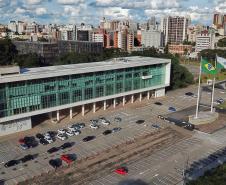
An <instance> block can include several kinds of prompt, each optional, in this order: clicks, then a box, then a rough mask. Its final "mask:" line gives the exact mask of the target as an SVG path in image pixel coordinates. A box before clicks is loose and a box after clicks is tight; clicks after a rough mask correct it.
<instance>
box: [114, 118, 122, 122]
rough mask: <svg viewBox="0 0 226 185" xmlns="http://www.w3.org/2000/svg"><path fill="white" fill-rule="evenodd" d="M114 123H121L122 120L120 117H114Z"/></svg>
mask: <svg viewBox="0 0 226 185" xmlns="http://www.w3.org/2000/svg"><path fill="white" fill-rule="evenodd" d="M114 121H115V122H117V123H118V122H121V121H122V118H120V117H115V118H114Z"/></svg>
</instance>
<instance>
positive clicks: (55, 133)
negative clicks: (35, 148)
mask: <svg viewBox="0 0 226 185" xmlns="http://www.w3.org/2000/svg"><path fill="white" fill-rule="evenodd" d="M47 134H49V135H50V137H52V138H54V137H55V136H56V135H57V132H56V131H48V132H47Z"/></svg>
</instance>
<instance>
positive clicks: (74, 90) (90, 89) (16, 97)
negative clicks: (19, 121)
mask: <svg viewBox="0 0 226 185" xmlns="http://www.w3.org/2000/svg"><path fill="white" fill-rule="evenodd" d="M165 70H166V67H165V64H157V65H150V66H142V67H131V68H126V69H117V70H109V71H100V72H93V73H85V74H74V75H66V76H60V77H52V78H46V79H36V80H27V81H20V82H10V83H5V84H0V118H3V117H7V116H12V115H17V114H21V113H26V112H32V111H35V110H40V109H45V108H51V107H56V106H60V105H65V104H70V103H75V102H80V101H84V100H90V99H93V98H98V97H106V96H110V95H115V94H119V93H123V92H129V91H133V90H138V89H143V88H149V87H154V86H158V85H164V84H165V73H166V71H165ZM149 75H151V76H152V77H151V78H148V79H142V76H149Z"/></svg>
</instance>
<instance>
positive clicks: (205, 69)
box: [201, 59, 217, 75]
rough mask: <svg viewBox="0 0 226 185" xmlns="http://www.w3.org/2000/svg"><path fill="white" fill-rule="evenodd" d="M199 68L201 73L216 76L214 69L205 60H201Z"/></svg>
mask: <svg viewBox="0 0 226 185" xmlns="http://www.w3.org/2000/svg"><path fill="white" fill-rule="evenodd" d="M201 67H202V72H203V73H206V74H211V75H215V74H217V70H216V68H215V67H214V66H213V65H212V64H211V63H209V62H208V61H207V60H205V59H202V61H201Z"/></svg>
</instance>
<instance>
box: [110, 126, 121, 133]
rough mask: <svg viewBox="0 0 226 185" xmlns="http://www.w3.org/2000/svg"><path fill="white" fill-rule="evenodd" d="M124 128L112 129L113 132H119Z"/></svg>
mask: <svg viewBox="0 0 226 185" xmlns="http://www.w3.org/2000/svg"><path fill="white" fill-rule="evenodd" d="M121 129H122V128H121V127H115V128H113V129H112V132H118V131H120V130H121Z"/></svg>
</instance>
